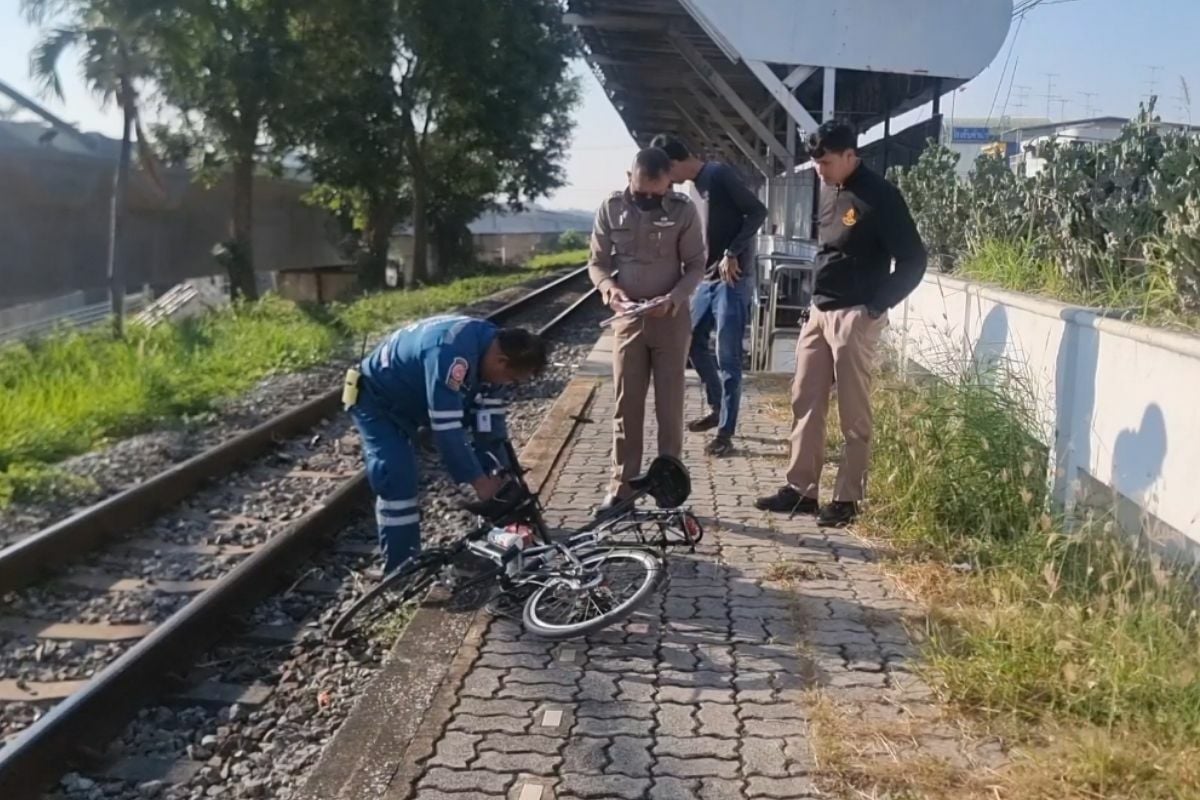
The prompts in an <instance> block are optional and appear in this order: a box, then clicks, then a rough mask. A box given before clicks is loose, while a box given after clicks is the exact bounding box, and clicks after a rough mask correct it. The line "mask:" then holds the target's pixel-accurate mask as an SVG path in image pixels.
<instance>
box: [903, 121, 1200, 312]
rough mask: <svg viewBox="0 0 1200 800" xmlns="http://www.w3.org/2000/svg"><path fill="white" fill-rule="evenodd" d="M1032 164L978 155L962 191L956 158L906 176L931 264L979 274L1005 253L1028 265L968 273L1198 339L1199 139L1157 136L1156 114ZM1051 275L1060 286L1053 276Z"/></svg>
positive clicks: (941, 156) (1057, 147)
mask: <svg viewBox="0 0 1200 800" xmlns="http://www.w3.org/2000/svg"><path fill="white" fill-rule="evenodd" d="M1035 155H1036V156H1037V157H1038V158H1040V159H1042V160H1043V168H1042V169H1041V170H1040V171H1039V172H1038V173H1037V174H1035V175H1033V176H1023V175H1017V174H1015V173H1013V172H1012V171H1011V170H1010V169H1009V168H1008V166H1007V161H1006V160H1004V159H1002V158H998V157H995V156H990V155H982V156H980V158H979V159H978V160H977V161H976V163H975V165H974V169H973V171H972V173H971V176H970V180H969V181H967V182H966V183H960V182H959V181H958V180H957V179H956V177H955V175H954V166H955V163H956V161H957V157H956V156H955V154H953V153H951V152H950V151H949V150H947V149H946V148H945V147H942V146H940V145H934V146H931V147H930V148H928V149H927V150H926V151H925V152H924V153H923V154H922V156H921V158H920V160H919V161H918V163H917V164H916V165H915V166H914V167H911V168H909V169H907V170H900V171H898V172H897V174H896V181H897V183H898V185H899V186H900V187H901V189H902V191H904V193H905V195H906V197H907V198H908V201H909V204H910V205H911V206H912V208H913V214H914V218H915V219H916V221H917V224H918V227H919V228H920V229H921V232H922V235H923V236H924V237H925V238H926V240H927V243H928V246H929V248H930V251H931V253H933V254H935V255H938V254H949V255H948V257H945V258H943V259H942V264H943V265H944V266H954V265H971V264H972V262H973V261H975V262H977V261H978V260H979V259H980V257H981V256H982V259H983V260H984V261H988V260H990V259H991V258H993V257H994V256H995V253H996V248H997V247H999V248H1002V249H1003V248H1009V249H1010V250H1015V251H1017V252H1020V253H1021V254H1022V255H1023V257H1022V259H1020V260H1018V261H1012V260H1011V259H1010V260H1009V264H1008V265H1007V266H1008V267H1014V268H1015V269H1012V270H1009V269H1007V268H1006V269H1005V270H1004V271H1003V274H1000V273H999V272H997V271H996V270H993V269H991V268H990V267H988V266H987V265H985V266H984V268H983V269H982V270H981V269H980V267H979V265H978V263H976V264H975V265H974V266H973V267H971V266H968V272H970V270H971V269H974V273H973V276H974V277H978V278H982V279H988V278H989V277H992V278H994V277H1007V278H1008V279H1010V280H1008V281H1005V282H1002V284H1001V285H1003V286H1005V287H1007V288H1013V289H1020V290H1028V289H1027V287H1028V286H1030V285H1034V286H1040V287H1042V290H1043V291H1046V292H1047V293H1049V294H1052V295H1053V296H1055V297H1057V298H1059V299H1063V300H1067V301H1072V302H1086V303H1089V304H1093V305H1098V306H1103V307H1106V308H1114V309H1121V310H1131V311H1133V312H1135V313H1136V314H1137V315H1138V316H1139V317H1140V318H1142V319H1145V320H1150V321H1156V320H1157V321H1170V322H1181V323H1185V324H1188V325H1189V326H1191V327H1197V319H1196V316H1197V315H1198V314H1200V137H1197V136H1196V135H1194V134H1192V133H1186V132H1180V131H1174V130H1168V129H1164V128H1163V127H1161V126H1160V125H1159V124H1158V120H1157V118H1156V117H1154V107H1153V104H1151V106H1150V107H1148V108H1143V109H1142V110H1141V112H1140V113H1139V115H1138V117H1137V119H1136V120H1134V121H1132V122H1131V123H1129V124H1128V125H1127V126H1126V127H1125V128H1124V129H1123V130H1122V132H1121V134H1120V136H1119V137H1118V138H1117V139H1116V140H1114V141H1112V142H1106V143H1102V144H1094V145H1093V144H1082V143H1078V142H1067V143H1063V142H1056V141H1048V142H1045V143H1043V144H1041V145H1039V146H1038V148H1037V152H1036V153H1035ZM1047 265H1049V266H1050V267H1051V268H1052V269H1053V270H1055V271H1057V272H1058V273H1059V275H1058V277H1057V278H1054V279H1051V278H1049V277H1048V276H1047V275H1046V274H1045V268H1046V266H1047ZM1029 273H1035V274H1029Z"/></svg>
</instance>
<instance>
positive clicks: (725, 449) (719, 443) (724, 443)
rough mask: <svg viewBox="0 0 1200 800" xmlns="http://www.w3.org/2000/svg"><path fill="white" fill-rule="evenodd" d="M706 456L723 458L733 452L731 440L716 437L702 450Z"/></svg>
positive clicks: (719, 436)
mask: <svg viewBox="0 0 1200 800" xmlns="http://www.w3.org/2000/svg"><path fill="white" fill-rule="evenodd" d="M704 452H705V453H706V454H707V455H710V456H714V457H716V458H724V457H725V456H727V455H729V454H730V453H732V452H733V439H732V438H731V437H729V436H723V435H718V436H717V438H715V439H713V440H712V441H711V442H709V443H708V446H707V447H705V448H704Z"/></svg>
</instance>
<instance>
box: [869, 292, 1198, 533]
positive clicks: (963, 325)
mask: <svg viewBox="0 0 1200 800" xmlns="http://www.w3.org/2000/svg"><path fill="white" fill-rule="evenodd" d="M892 330H893V335H894V337H896V342H895V344H896V346H897V347H899V348H900V349H901V350H902V351H903V353H904V355H905V357H906V358H907V359H910V360H913V361H916V362H917V363H919V364H922V365H923V366H925V367H927V368H929V369H932V370H934V371H939V370H940V369H944V368H945V366H946V365H947V364H948V363H950V361H951V360H953V359H954V358H956V359H958V361H957V363H958V364H960V365H961V364H962V363H963V359H972V360H974V361H975V362H976V363H991V362H994V361H995V360H997V359H1004V360H1005V361H1006V362H1008V363H1011V364H1012V365H1013V366H1014V367H1015V368H1016V369H1017V370H1018V371H1019V374H1022V375H1024V376H1025V377H1026V378H1027V379H1028V380H1029V381H1030V383H1031V386H1032V387H1033V390H1034V392H1035V394H1036V397H1037V404H1038V413H1039V416H1040V417H1041V421H1042V436H1043V440H1044V441H1045V442H1046V444H1048V445H1050V446H1051V447H1052V452H1053V455H1052V458H1053V467H1054V484H1055V487H1054V488H1055V492H1056V496H1057V498H1058V499H1059V500H1060V501H1061V502H1063V503H1064V504H1065V505H1067V507H1068V508H1070V507H1071V506H1072V505H1073V504H1074V502H1075V500H1076V499H1077V498H1078V497H1079V496H1080V493H1081V491H1082V490H1085V489H1088V488H1089V486H1090V485H1091V484H1093V483H1094V482H1093V481H1089V480H1088V476H1090V477H1091V478H1093V479H1094V480H1095V481H1098V482H1099V483H1101V484H1104V485H1105V486H1107V487H1109V488H1110V489H1112V490H1115V491H1116V492H1117V493H1118V494H1119V496H1120V497H1119V498H1117V500H1118V502H1119V503H1120V504H1122V505H1125V506H1128V505H1129V502H1130V501H1131V502H1132V503H1133V504H1136V507H1137V509H1139V510H1140V511H1141V512H1143V513H1142V514H1141V515H1140V516H1141V517H1142V524H1143V525H1146V527H1155V526H1156V525H1157V523H1165V524H1166V525H1167V526H1169V527H1170V528H1171V529H1173V530H1174V531H1176V532H1179V533H1182V534H1184V536H1186V537H1187V538H1188V539H1190V540H1191V541H1192V542H1194V543H1200V400H1198V399H1197V395H1198V394H1200V337H1195V336H1188V335H1182V334H1176V333H1172V332H1168V331H1164V330H1160V329H1156V328H1149V327H1146V326H1142V325H1133V324H1130V323H1126V322H1121V321H1118V320H1115V319H1108V318H1104V317H1100V316H1097V315H1096V314H1095V313H1093V312H1092V311H1089V310H1087V309H1081V308H1076V307H1071V306H1066V305H1063V304H1061V303H1056V302H1050V301H1046V300H1040V299H1036V298H1032V297H1029V296H1027V295H1021V294H1016V293H1013V292H1005V291H1000V290H997V289H991V288H986V287H982V286H979V285H978V284H972V283H968V282H966V281H961V280H958V279H955V278H950V277H947V276H944V275H929V276H927V277H926V279H925V280H924V282H923V283H922V284H921V286H920V287H919V288H918V289H917V291H916V292H914V293H913V295H912V296H911V297H910V298H909V299H908V301H907V302H906V303H905V304H904V305H903V306H901V307H900V308H897V309H895V311H893V315H892ZM948 359H949V360H948ZM1122 498H1123V499H1122ZM1118 512H1119V514H1120V515H1121V517H1122V521H1123V522H1124V521H1125V519H1126V518H1128V516H1129V515H1128V513H1127V512H1121V511H1120V510H1119V509H1118ZM1147 514H1148V515H1151V516H1152V517H1153V520H1151V519H1150V517H1147V516H1146V515H1147ZM1147 523H1149V524H1147Z"/></svg>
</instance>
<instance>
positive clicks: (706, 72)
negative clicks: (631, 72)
mask: <svg viewBox="0 0 1200 800" xmlns="http://www.w3.org/2000/svg"><path fill="white" fill-rule="evenodd" d="M671 42H672V44H674V45H675V47H676V49H677V50H679V54H680V55H681V56H683V58H684V60H685V61H687V62H688V64H689V65H690V66H691V68H692V69H693V70H695V71H696V74H697V75H699V76H700V77H701V78H703V79H704V81H705V82H706V83H707V84H708V85H709V86H711V87H712V88H713V90H714V91H716V92H717V94H719V95H721V96H722V97H724V98H725V101H726V102H727V103H729V105H731V106H732V107H733V109H734V110H735V111H736V112H737V113H738V114H739V115H740V116H741V118H742V119H743V120H745V121H746V124H747V125H749V126H750V129H751V130H753V131H754V132H755V133H756V134H758V137H759V138H760V139H762V140H763V141H764V142H766V144H767V146H768V147H769V148H771V152H772V153H774V154H775V155H776V156H777V157H779V158H780V159H781V160H786V159H787V158H788V156H789V155H790V154H789V153H788V151H787V148H786V147H784V146H783V145H782V144H781V143H780V141H779V140H778V139H776V138H775V134H773V133H771V131H770V130H768V129H767V126H766V125H764V124H763V123H762V120H760V119H759V118H758V117H757V116H756V115H755V114H754V112H753V111H751V110H750V106H748V105H746V101H744V100H742V98H741V96H740V95H738V93H737V92H735V91H734V90H733V87H731V86H730V85H729V84H728V83H727V82H726V80H725V79H724V78H723V77H722V76H721V73H719V72H717V70H716V69H714V68H713V67H712V65H710V64H709V63H708V62H707V61H706V60H705V59H704V56H702V55H701V54H700V52H699V51H698V50H696V48H695V47H694V46H693V45H692V43H691V42H689V41H688V40H687V39H685V38H683V37H682V36H677V35H673V36H671ZM689 88H691V87H690V85H689ZM705 99H707V98H705ZM722 119H723V118H722Z"/></svg>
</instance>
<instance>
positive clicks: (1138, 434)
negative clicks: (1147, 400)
mask: <svg viewBox="0 0 1200 800" xmlns="http://www.w3.org/2000/svg"><path fill="white" fill-rule="evenodd" d="M1166 457H1167V421H1166V419H1165V418H1164V417H1163V412H1162V408H1161V407H1160V406H1159V405H1158V403H1151V404H1150V405H1148V406H1146V410H1145V411H1143V412H1142V421H1141V424H1140V425H1139V426H1138V427H1137V429H1133V428H1124V429H1122V430H1121V432H1120V433H1119V434H1117V441H1116V442H1115V444H1114V445H1113V454H1112V476H1113V478H1112V480H1113V485H1114V486H1115V487H1116V488H1117V489H1119V490H1120V492H1121V494H1123V495H1125V496H1126V497H1128V498H1129V499H1131V500H1134V501H1136V502H1138V503H1139V504H1140V503H1142V502H1143V501H1144V500H1145V499H1146V494H1147V492H1148V491H1149V490H1150V488H1151V487H1152V486H1153V485H1154V484H1155V482H1157V481H1158V479H1159V477H1160V476H1161V475H1162V466H1163V461H1164V460H1166Z"/></svg>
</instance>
